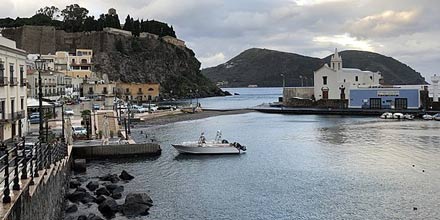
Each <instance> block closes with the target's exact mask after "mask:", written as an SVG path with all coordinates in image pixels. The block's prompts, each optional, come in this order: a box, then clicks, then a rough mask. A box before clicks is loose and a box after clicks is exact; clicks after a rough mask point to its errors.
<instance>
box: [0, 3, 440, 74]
mask: <svg viewBox="0 0 440 220" xmlns="http://www.w3.org/2000/svg"><path fill="white" fill-rule="evenodd" d="M0 3H1V7H0V17H7V16H10V17H17V16H20V17H27V16H32V15H33V14H35V11H36V10H38V9H39V8H40V7H43V6H50V5H55V6H57V7H59V8H60V9H63V8H65V6H66V5H68V4H73V3H78V4H79V5H80V6H82V7H85V8H87V9H89V11H90V14H92V15H95V16H97V15H99V14H101V13H105V12H107V10H108V8H111V7H113V8H115V9H116V10H117V13H118V15H119V18H120V20H121V23H123V22H124V20H125V17H126V16H127V14H130V16H132V17H135V18H143V19H156V20H161V21H165V22H167V23H169V24H171V25H173V27H174V30H175V31H176V34H177V36H178V37H179V38H181V39H183V40H185V41H186V43H187V46H189V47H190V48H192V49H193V50H194V52H195V53H196V56H197V58H198V59H199V60H200V61H201V62H202V67H203V68H206V67H210V66H215V65H218V64H221V63H223V62H226V61H227V60H229V59H231V58H232V57H234V56H236V55H237V54H239V53H240V52H242V51H243V50H245V49H248V48H252V47H259V48H268V49H274V50H281V51H286V52H292V53H298V54H303V55H307V56H315V57H320V58H322V57H325V56H327V55H329V54H330V53H331V52H332V51H333V50H334V48H335V47H337V48H338V49H339V50H348V49H358V50H368V51H373V52H378V53H381V54H384V55H386V56H392V57H394V58H397V59H398V60H400V61H402V62H404V63H406V64H408V65H409V66H411V67H413V68H414V69H416V70H417V71H419V72H421V73H422V75H424V76H425V77H428V78H429V77H430V76H431V75H432V74H434V73H437V74H438V73H440V71H439V69H440V68H439V67H440V40H439V39H440V2H439V1H438V0H417V1H415V0H381V1H379V0H359V1H356V0H239V1H238V0H227V1H221V0H180V1H176V0H124V1H115V0H87V1H85V0H80V1H68V0H46V1H44V0H32V1H29V0H0ZM428 80H429V79H428Z"/></svg>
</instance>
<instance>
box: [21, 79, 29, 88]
mask: <svg viewBox="0 0 440 220" xmlns="http://www.w3.org/2000/svg"><path fill="white" fill-rule="evenodd" d="M27 84H28V81H27V79H20V86H27Z"/></svg>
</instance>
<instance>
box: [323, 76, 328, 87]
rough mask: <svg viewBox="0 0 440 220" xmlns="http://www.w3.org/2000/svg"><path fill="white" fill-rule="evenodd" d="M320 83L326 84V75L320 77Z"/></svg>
mask: <svg viewBox="0 0 440 220" xmlns="http://www.w3.org/2000/svg"><path fill="white" fill-rule="evenodd" d="M322 84H323V85H327V76H323V77H322Z"/></svg>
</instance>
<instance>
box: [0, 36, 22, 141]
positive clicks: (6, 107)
mask: <svg viewBox="0 0 440 220" xmlns="http://www.w3.org/2000/svg"><path fill="white" fill-rule="evenodd" d="M26 85H27V77H26V52H25V51H24V50H20V49H17V47H16V44H15V41H12V40H9V39H6V38H4V37H2V36H0V141H10V140H12V139H13V138H16V137H22V136H23V135H24V134H25V133H26V132H27V119H26V111H27V110H26V109H27V106H26V99H27V95H26Z"/></svg>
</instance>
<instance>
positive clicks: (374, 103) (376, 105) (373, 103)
mask: <svg viewBox="0 0 440 220" xmlns="http://www.w3.org/2000/svg"><path fill="white" fill-rule="evenodd" d="M370 108H371V109H381V108H382V99H381V98H370Z"/></svg>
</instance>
